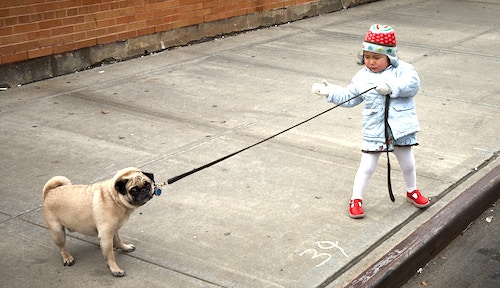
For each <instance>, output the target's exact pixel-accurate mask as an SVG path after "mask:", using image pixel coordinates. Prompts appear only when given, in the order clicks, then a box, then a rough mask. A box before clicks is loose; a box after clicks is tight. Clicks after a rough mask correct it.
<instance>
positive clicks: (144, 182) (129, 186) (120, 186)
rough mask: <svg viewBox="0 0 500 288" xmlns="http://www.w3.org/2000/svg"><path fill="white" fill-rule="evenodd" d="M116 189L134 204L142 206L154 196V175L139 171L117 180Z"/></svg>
mask: <svg viewBox="0 0 500 288" xmlns="http://www.w3.org/2000/svg"><path fill="white" fill-rule="evenodd" d="M115 189H116V190H117V191H118V192H119V193H120V194H122V195H123V196H125V197H126V198H127V201H128V202H129V203H130V204H132V205H134V206H142V205H144V204H146V202H148V201H149V200H151V199H152V198H153V191H154V176H153V174H151V173H145V172H137V173H134V174H132V175H127V177H123V178H121V179H119V180H118V181H116V182H115Z"/></svg>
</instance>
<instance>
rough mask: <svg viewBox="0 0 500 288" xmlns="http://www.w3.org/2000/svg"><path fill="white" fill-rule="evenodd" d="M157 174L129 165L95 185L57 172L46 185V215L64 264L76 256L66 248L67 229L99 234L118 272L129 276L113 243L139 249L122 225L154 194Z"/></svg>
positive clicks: (44, 188) (44, 214) (112, 270)
mask: <svg viewBox="0 0 500 288" xmlns="http://www.w3.org/2000/svg"><path fill="white" fill-rule="evenodd" d="M154 186H155V185H154V177H153V174H151V173H145V172H142V171H141V170H139V169H137V168H133V167H130V168H126V169H123V170H120V171H118V172H117V173H116V175H115V176H114V177H113V179H110V180H106V181H103V182H99V183H95V184H91V185H72V184H71V182H70V181H69V179H68V178H66V177H64V176H55V177H53V178H51V179H50V180H49V181H47V183H46V184H45V186H44V187H43V199H44V200H43V216H44V218H45V222H46V223H47V226H48V228H49V230H50V234H51V236H52V239H53V240H54V242H55V244H56V245H57V247H59V249H60V250H61V255H62V258H63V263H64V266H71V265H73V264H74V263H75V260H74V258H73V256H71V254H69V252H68V250H67V249H66V246H65V242H66V232H65V229H68V230H69V231H70V232H73V231H76V232H78V233H81V234H85V235H89V236H97V237H98V238H99V241H100V246H101V249H102V253H103V255H104V258H105V260H106V261H107V264H108V267H109V269H110V270H111V272H112V273H113V275H114V276H118V277H121V276H125V271H123V270H122V269H120V267H118V265H117V264H116V261H115V254H114V252H113V246H114V247H115V248H118V249H121V250H122V251H125V252H131V251H134V250H135V247H134V245H132V244H125V243H123V241H122V240H121V238H120V235H119V234H118V229H120V227H121V226H122V225H123V224H124V223H125V221H127V219H128V218H129V216H130V215H131V214H132V212H133V211H134V210H135V209H136V208H138V207H140V206H142V205H144V204H145V203H146V202H148V201H149V200H150V199H151V198H153V191H154Z"/></svg>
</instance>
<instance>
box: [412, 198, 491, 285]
mask: <svg viewBox="0 0 500 288" xmlns="http://www.w3.org/2000/svg"><path fill="white" fill-rule="evenodd" d="M499 221H500V207H499V205H498V202H497V203H495V204H494V205H492V206H491V207H489V208H488V209H486V211H484V213H483V214H482V215H481V216H480V217H479V218H477V219H476V220H475V221H474V222H472V223H471V224H470V226H469V227H468V228H467V229H466V230H465V231H464V232H463V234H462V235H460V236H459V237H458V238H457V239H455V240H454V241H453V242H452V243H451V244H450V245H449V246H448V247H446V249H445V250H443V251H442V252H441V253H439V255H437V256H436V257H435V258H434V259H432V260H431V261H429V263H428V264H427V265H425V266H424V267H421V269H418V271H416V273H415V276H414V277H413V278H411V279H410V280H409V281H408V282H407V283H406V284H405V285H404V286H403V288H420V287H454V288H496V287H499V285H500V224H499V223H500V222H499Z"/></svg>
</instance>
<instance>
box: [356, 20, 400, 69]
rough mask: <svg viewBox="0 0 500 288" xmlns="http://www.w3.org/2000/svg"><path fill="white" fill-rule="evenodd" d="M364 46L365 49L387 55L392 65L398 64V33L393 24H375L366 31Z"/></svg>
mask: <svg viewBox="0 0 500 288" xmlns="http://www.w3.org/2000/svg"><path fill="white" fill-rule="evenodd" d="M362 47H363V51H370V52H373V53H379V54H384V55H387V57H389V60H390V61H391V64H392V66H397V63H398V54H397V52H398V49H397V47H396V34H395V33H394V29H392V27H391V26H389V25H381V24H373V25H372V26H371V27H370V29H369V30H368V32H367V33H366V36H365V40H364V41H363V45H362Z"/></svg>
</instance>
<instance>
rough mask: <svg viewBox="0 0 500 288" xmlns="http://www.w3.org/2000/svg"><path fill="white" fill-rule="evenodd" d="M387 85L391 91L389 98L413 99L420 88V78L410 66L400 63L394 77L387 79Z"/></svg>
mask: <svg viewBox="0 0 500 288" xmlns="http://www.w3.org/2000/svg"><path fill="white" fill-rule="evenodd" d="M387 85H389V87H391V90H392V93H391V98H399V97H413V96H415V95H417V92H418V89H419V88H420V78H419V77H418V74H417V71H416V70H415V68H414V67H413V66H412V65H411V64H408V63H406V62H403V61H400V64H399V66H398V67H397V68H396V73H395V75H394V76H393V77H390V78H389V79H387Z"/></svg>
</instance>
